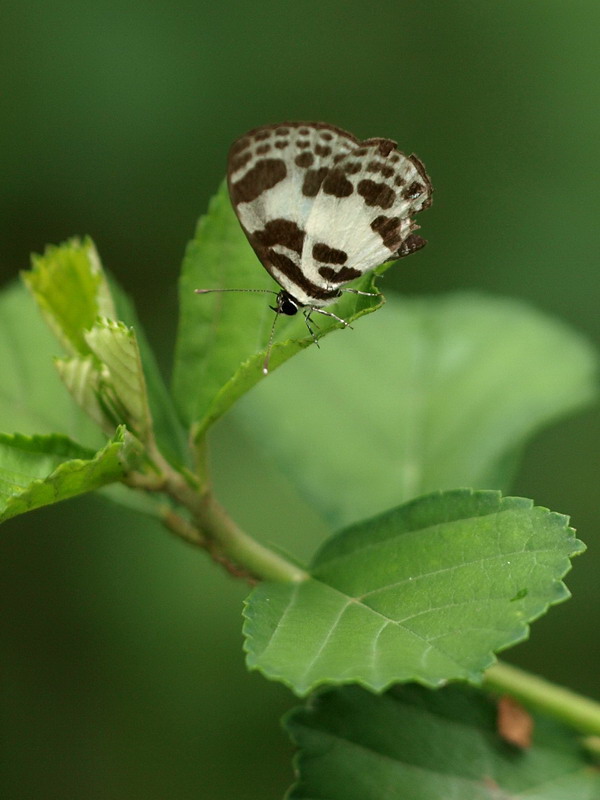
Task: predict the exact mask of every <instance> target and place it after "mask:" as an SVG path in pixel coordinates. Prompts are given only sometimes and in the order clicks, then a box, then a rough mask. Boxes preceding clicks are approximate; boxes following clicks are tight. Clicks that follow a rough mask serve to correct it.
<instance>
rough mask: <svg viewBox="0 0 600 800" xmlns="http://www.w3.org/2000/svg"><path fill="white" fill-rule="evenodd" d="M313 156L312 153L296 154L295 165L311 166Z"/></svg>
mask: <svg viewBox="0 0 600 800" xmlns="http://www.w3.org/2000/svg"><path fill="white" fill-rule="evenodd" d="M314 160H315V157H314V156H313V154H312V153H300V155H299V156H296V166H297V167H312V165H313V163H314Z"/></svg>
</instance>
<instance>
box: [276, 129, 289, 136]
mask: <svg viewBox="0 0 600 800" xmlns="http://www.w3.org/2000/svg"><path fill="white" fill-rule="evenodd" d="M289 132H290V129H289V128H277V130H276V131H275V136H287V135H288V133H289Z"/></svg>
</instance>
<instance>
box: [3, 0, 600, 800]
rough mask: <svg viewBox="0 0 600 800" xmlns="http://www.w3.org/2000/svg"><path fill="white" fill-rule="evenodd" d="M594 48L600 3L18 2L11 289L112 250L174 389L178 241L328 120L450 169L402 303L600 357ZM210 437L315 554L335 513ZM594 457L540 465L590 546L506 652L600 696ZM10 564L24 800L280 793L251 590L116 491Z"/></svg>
mask: <svg viewBox="0 0 600 800" xmlns="http://www.w3.org/2000/svg"><path fill="white" fill-rule="evenodd" d="M599 29H600V4H598V2H597V0H570V2H568V3H566V2H562V1H561V0H529V1H528V2H527V3H523V2H522V0H502V2H491V1H490V0H429V2H415V1H414V0H396V2H390V0H383V1H382V2H379V3H377V4H373V5H372V6H369V5H368V4H365V3H359V2H356V0H347V1H346V2H344V3H341V2H327V0H325V1H324V2H297V3H294V4H288V3H281V2H274V1H273V0H256V1H255V2H253V3H241V2H238V3H236V4H233V3H227V2H224V3H220V4H219V3H207V2H190V1H188V2H184V1H182V0H179V1H177V0H176V2H172V1H169V2H167V0H151V1H150V2H146V3H137V2H135V3H134V2H132V0H120V1H119V2H112V1H111V0H97V1H96V2H95V3H77V2H73V1H71V2H68V0H48V2H45V3H42V2H33V1H32V0H29V1H27V0H26V2H17V0H4V2H3V5H2V28H1V31H2V32H1V34H0V36H1V41H2V46H1V47H0V67H1V75H2V93H1V96H0V114H1V115H2V124H1V129H0V136H1V141H0V145H1V147H0V152H1V155H0V159H1V170H0V174H1V183H0V203H1V205H2V211H1V213H0V224H1V225H2V236H1V239H0V242H1V244H0V270H1V278H2V283H3V284H4V283H7V282H9V281H10V280H11V279H12V278H13V277H14V276H15V275H16V274H17V272H18V270H19V269H21V268H23V267H25V266H27V263H28V254H29V252H30V251H32V250H34V251H40V250H41V249H42V248H43V247H44V245H45V244H46V243H47V242H59V241H61V240H64V239H65V238H66V237H68V236H70V235H73V234H76V233H78V234H84V233H88V234H90V235H91V236H92V237H93V238H94V240H95V241H96V244H97V246H98V248H99V250H100V253H101V255H102V257H103V260H104V263H105V264H106V265H107V266H108V267H109V268H110V269H111V270H112V272H113V273H114V274H115V275H116V276H117V278H118V279H119V281H120V282H121V283H122V284H123V285H124V286H125V288H126V289H127V290H128V291H129V292H130V293H131V294H132V295H133V296H134V297H135V299H136V302H137V305H138V308H139V312H140V316H141V318H142V321H143V322H144V323H145V325H146V327H147V330H148V334H149V337H150V339H151V341H152V342H153V343H154V344H155V346H156V348H157V350H158V352H159V354H160V357H161V360H162V363H163V364H164V367H165V370H166V371H168V369H169V359H170V352H171V349H172V345H173V338H174V333H175V325H176V315H177V298H176V280H177V275H178V269H179V264H180V261H181V257H182V253H183V248H184V246H185V242H186V240H187V239H188V238H189V237H190V235H191V233H192V231H193V228H194V224H195V220H196V218H197V216H198V215H199V214H200V213H201V212H202V211H203V210H204V209H205V208H206V205H207V202H208V199H209V197H210V195H211V194H212V193H213V192H214V190H215V189H216V187H217V185H218V183H219V182H220V180H221V179H222V177H223V174H224V169H225V158H226V153H227V149H228V147H229V144H230V143H231V141H232V140H233V139H234V138H236V137H237V136H239V135H240V134H242V133H244V132H245V131H246V130H247V129H248V128H250V127H253V126H256V125H261V124H264V123H267V122H278V121H282V120H284V119H308V120H310V119H323V120H326V121H328V122H331V123H334V124H336V125H339V126H341V127H344V128H347V129H349V130H351V131H352V132H353V133H355V134H357V135H359V136H363V137H367V136H386V137H391V138H394V139H397V140H398V142H399V143H400V147H401V149H403V150H405V151H407V152H411V151H415V152H416V153H418V155H419V156H420V157H421V158H422V159H423V160H424V162H425V163H426V165H427V167H428V170H429V172H430V174H431V176H432V179H433V182H434V186H435V190H436V194H435V202H434V205H433V207H432V209H431V210H430V211H428V212H427V213H426V214H424V215H423V216H422V217H421V218H420V219H419V222H420V223H421V224H422V226H423V234H424V235H425V236H426V238H427V239H429V242H430V243H429V246H428V247H427V248H426V249H425V250H424V251H422V253H420V254H419V255H418V256H415V257H413V258H411V259H408V260H407V261H405V262H404V263H403V265H402V269H397V270H394V271H392V272H391V273H388V277H387V278H386V286H389V285H393V286H394V287H396V288H397V289H398V290H401V291H403V292H408V293H423V292H429V293H430V292H442V291H447V290H452V289H457V288H478V289H483V290H488V291H491V292H493V293H497V294H501V295H510V296H518V297H521V298H524V299H526V300H528V301H530V302H532V303H534V304H535V305H536V306H537V307H539V308H541V309H543V310H546V311H548V312H550V313H552V314H555V315H558V316H560V317H561V318H563V319H564V320H566V321H568V322H569V323H571V324H572V325H574V326H575V327H577V328H578V329H579V330H580V331H582V332H584V333H587V334H588V335H589V336H590V337H591V338H593V339H594V340H595V341H596V342H600V318H599V314H598V297H599V289H600V271H599V270H598V266H597V265H598V253H599V249H600V248H599V244H600V242H599V232H600V226H599V225H598V222H597V219H596V216H597V213H598V208H599V200H600V197H599V192H600V188H599V182H598V178H597V175H598V156H599V155H600V93H599V91H598V85H599V67H600V48H599V47H598V30H599ZM257 269H260V267H259V266H258V264H257ZM380 313H385V309H384V311H382V312H380ZM523 346H524V347H526V346H527V343H526V342H524V343H523ZM41 390H43V388H42V387H41ZM315 390H316V391H318V388H317V387H316V388H315ZM5 427H6V426H5V425H4V424H1V421H0V429H5ZM214 444H215V446H214V448H213V450H214V452H215V453H216V454H217V455H215V472H216V475H217V483H218V486H219V490H220V494H221V497H222V498H223V500H224V501H226V502H227V503H228V504H229V505H230V506H231V509H232V512H233V513H234V515H235V516H236V517H237V518H238V520H239V521H240V522H241V523H242V524H244V525H245V526H247V528H248V529H249V530H250V531H252V532H253V533H256V534H257V535H259V536H262V537H263V538H265V539H266V540H274V541H276V542H277V543H278V544H280V545H282V546H285V547H287V548H289V549H291V550H293V552H295V553H297V554H299V555H300V556H302V557H304V556H307V555H308V554H309V553H310V552H311V550H312V549H313V547H314V546H315V545H316V543H317V542H319V541H320V540H321V539H322V537H323V536H324V535H325V533H326V529H325V526H324V524H323V523H322V522H321V521H320V520H319V519H318V518H317V516H316V514H314V513H313V512H311V510H310V509H308V508H307V507H306V506H305V505H304V504H303V502H302V501H301V500H300V498H299V497H298V495H297V494H296V492H295V490H294V488H293V487H292V486H291V485H289V484H288V483H287V482H286V480H285V478H284V477H282V476H281V475H279V474H278V473H277V472H276V470H275V469H274V467H273V466H272V465H271V464H269V463H268V462H267V461H265V457H264V456H263V455H261V454H259V453H258V452H257V451H256V449H255V448H254V447H253V446H252V444H251V443H250V442H249V441H247V439H246V438H245V437H244V435H243V434H242V432H241V431H240V430H239V429H237V428H236V427H235V425H234V423H233V422H231V421H227V420H225V421H224V422H223V423H222V424H221V425H220V426H219V430H218V431H217V433H216V436H215V443H214ZM599 445H600V425H599V417H598V414H597V411H593V410H592V411H588V412H587V413H585V414H581V415H579V416H578V417H577V418H574V419H573V420H569V421H567V422H564V423H562V424H560V425H559V426H557V427H556V428H554V429H552V430H548V431H546V432H544V433H543V434H542V435H540V436H538V437H537V439H536V440H535V441H534V442H533V443H532V445H531V446H530V448H529V450H528V452H527V454H526V456H525V459H524V462H523V465H522V468H521V470H520V473H519V476H518V479H517V481H516V485H515V486H514V490H515V493H518V494H523V495H525V496H529V497H533V498H534V499H535V500H536V502H538V503H539V504H542V505H548V506H550V507H551V508H553V509H554V510H557V511H561V512H563V513H569V514H571V515H572V518H573V523H574V525H575V526H576V527H577V528H578V530H579V534H580V536H581V538H583V539H584V541H586V542H587V544H588V546H589V550H588V553H587V554H586V555H585V556H584V557H583V558H581V559H579V560H578V561H577V562H576V565H575V569H574V571H573V573H572V574H571V575H570V576H569V579H568V583H569V586H570V588H571V590H572V591H573V594H574V598H573V600H572V601H570V602H569V603H567V604H564V605H562V606H559V607H557V608H556V609H553V610H552V611H551V613H550V614H549V615H548V616H547V617H546V618H544V619H543V620H541V621H540V622H538V623H536V624H535V625H534V628H533V632H532V637H531V641H530V642H529V643H527V644H524V645H521V646H520V647H518V648H516V649H515V650H512V651H511V652H510V653H509V654H508V657H509V659H510V660H512V661H514V662H515V663H518V664H521V665H523V666H526V667H528V668H531V669H533V670H537V671H539V672H542V673H544V674H545V675H546V676H548V677H549V678H551V679H555V680H558V681H560V682H562V683H566V684H569V685H570V686H572V687H573V688H575V689H578V690H580V691H583V692H586V693H588V694H592V695H594V696H595V697H597V698H599V699H600V685H599V681H598V672H599V671H598V656H599V637H598V630H599V627H600V612H599V602H598V601H599V599H600V582H599V581H598V580H597V578H596V571H597V569H598V564H599V561H600V557H599V555H598V549H599V547H598V526H597V512H596V501H597V497H598V452H599V450H600V447H599ZM329 446H331V443H329ZM315 458H318V451H316V453H315ZM240 487H241V488H240ZM306 530H308V538H306V535H305V531H306ZM0 548H1V558H0V563H1V566H0V570H1V576H0V578H1V587H2V588H1V592H2V601H1V609H2V611H1V615H2V616H1V619H2V622H1V631H0V633H1V639H2V641H1V648H2V649H1V661H0V663H1V673H2V690H1V691H2V711H1V714H2V727H3V736H2V761H3V762H4V766H3V769H2V771H1V773H0V775H1V776H0V794H1V795H2V797H4V798H7V800H13V799H14V798H19V800H20V799H21V798H38V797H39V798H42V797H43V798H61V800H62V799H64V798H75V799H76V800H80V799H81V800H83V798H85V800H94V798H98V800H100V798H102V800H105V798H110V799H111V800H113V799H114V800H124V799H125V798H127V799H128V800H132V798H144V800H154V798H157V799H158V798H165V797H168V798H174V799H176V800H188V798H189V799H191V798H211V799H214V800H220V798H232V797H235V798H237V799H238V800H254V799H255V798H256V799H257V800H258V798H260V799H261V800H266V799H267V798H269V799H270V798H273V800H276V798H280V797H281V796H282V794H283V791H284V789H285V787H286V786H287V785H288V784H289V783H290V781H291V778H292V771H291V765H290V757H291V752H292V751H291V748H290V746H289V745H288V743H287V742H286V739H285V736H284V734H283V733H282V732H280V730H279V717H280V715H281V713H282V712H283V711H284V710H285V709H287V708H288V707H290V706H291V705H292V704H294V699H293V698H292V696H291V695H290V694H289V693H288V692H287V691H286V690H284V689H283V688H282V687H279V686H277V685H274V684H269V683H267V682H266V681H264V680H263V679H262V678H260V677H259V676H257V675H248V674H247V673H246V672H245V669H244V666H243V658H242V654H241V634H240V606H241V600H242V598H243V596H244V594H245V591H246V590H245V587H244V586H242V585H238V584H236V583H235V582H234V581H232V580H231V579H229V578H227V577H226V576H225V575H222V574H221V573H220V571H219V570H218V569H215V568H213V567H212V565H211V564H209V563H207V560H206V558H205V557H204V555H203V554H202V553H199V552H195V551H193V550H192V549H190V548H188V547H186V546H185V545H183V544H181V543H180V542H179V541H175V540H173V539H171V538H169V536H168V535H166V534H165V533H164V532H163V531H162V530H161V529H160V528H159V527H158V526H157V525H155V524H154V523H148V522H147V521H146V520H144V519H141V518H140V517H138V516H136V515H135V514H133V513H132V512H124V511H122V510H120V509H119V510H115V508H113V507H111V506H110V505H109V504H108V503H106V502H104V501H103V500H101V499H100V498H91V499H90V498H87V499H85V498H84V499H81V500H77V501H75V502H71V503H69V504H65V505H63V506H61V507H58V508H50V509H47V510H44V511H41V512H35V513H32V514H30V515H28V516H26V517H24V518H22V519H16V520H14V521H11V522H9V523H7V524H6V525H4V526H3V530H2V536H1V537H0Z"/></svg>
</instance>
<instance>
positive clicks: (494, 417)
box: [234, 281, 598, 525]
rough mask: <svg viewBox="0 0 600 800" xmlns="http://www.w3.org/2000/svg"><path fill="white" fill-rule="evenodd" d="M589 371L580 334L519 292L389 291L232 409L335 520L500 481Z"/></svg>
mask: <svg viewBox="0 0 600 800" xmlns="http://www.w3.org/2000/svg"><path fill="white" fill-rule="evenodd" d="M381 283H382V284H383V281H382V282H381ZM350 339H351V341H350ZM597 374H598V359H597V355H596V353H595V352H594V350H593V348H592V347H591V345H590V344H589V343H588V342H587V341H586V340H585V339H584V338H583V337H582V336H580V335H579V334H577V333H576V332H574V331H572V330H571V329H569V328H567V327H566V326H565V325H564V324H562V323H561V322H560V321H558V320H555V319H552V318H550V317H547V316H546V315H544V314H542V313H540V312H539V311H536V310H535V309H532V308H529V307H528V306H526V305H525V304H524V303H521V302H518V301H515V300H506V299H497V298H490V297H485V296H482V295H478V294H467V293H461V294H457V295H450V296H446V297H431V298H399V297H397V296H396V297H394V296H392V295H388V297H387V303H386V306H385V308H384V309H383V310H382V311H381V313H379V314H374V315H373V316H371V317H370V318H369V319H368V320H365V322H364V324H363V325H361V326H360V327H359V328H358V327H357V329H356V330H355V331H353V332H352V333H351V337H350V336H339V337H334V338H333V339H330V340H329V341H327V346H323V347H322V348H321V349H320V351H318V352H316V351H311V352H307V353H305V354H303V355H302V357H301V358H296V359H294V361H293V363H292V364H290V365H289V368H287V369H286V370H285V372H284V373H278V374H276V375H273V376H271V377H270V378H269V380H268V381H264V382H263V383H261V385H260V386H257V387H256V389H255V390H254V391H253V392H251V393H250V394H249V395H248V396H247V397H245V398H243V400H242V401H241V402H240V403H239V404H238V406H237V408H236V410H235V412H234V413H235V415H236V419H238V420H241V422H242V424H243V426H244V428H245V430H246V431H247V433H248V435H249V436H251V437H252V438H253V439H255V440H256V441H257V443H258V444H259V446H262V447H264V449H265V450H267V449H268V455H269V456H270V457H275V459H276V462H277V463H278V464H279V466H280V467H281V469H282V470H283V471H284V472H285V474H287V475H290V476H291V477H292V478H293V479H294V480H295V482H296V483H297V485H298V486H299V487H300V488H301V490H302V491H303V492H304V493H305V495H306V496H307V497H308V499H309V501H310V502H311V504H313V505H314V506H316V507H317V508H319V509H320V510H321V511H322V512H323V513H324V514H325V515H326V517H327V518H328V519H329V520H331V521H332V522H333V523H334V524H336V525H340V524H348V523H349V522H353V521H355V520H357V519H362V518H363V517H365V516H368V515H371V514H375V513H378V512H379V511H380V510H382V509H384V508H391V507H392V506H395V505H397V504H398V503H401V502H406V501H407V500H410V499H412V498H413V497H415V496H419V495H421V494H425V493H426V492H430V491H435V490H437V489H451V488H455V487H456V486H471V487H474V488H480V489H500V490H503V491H506V490H507V489H508V485H509V481H510V479H511V477H512V472H513V470H514V467H515V464H516V461H517V455H518V453H519V452H520V450H521V448H522V446H523V443H524V441H525V440H526V439H527V437H529V436H531V435H532V434H533V433H534V432H535V431H537V430H538V429H539V428H540V427H542V426H543V425H547V424H548V423H549V422H552V421H554V420H555V419H556V418H558V417H560V416H563V415H565V414H567V413H571V412H572V411H573V410H574V409H577V408H579V407H580V406H582V405H583V404H585V403H588V402H590V401H591V400H592V399H593V398H594V396H595V395H596V394H597V388H598V381H597ZM307 431H310V436H307V435H306V433H307Z"/></svg>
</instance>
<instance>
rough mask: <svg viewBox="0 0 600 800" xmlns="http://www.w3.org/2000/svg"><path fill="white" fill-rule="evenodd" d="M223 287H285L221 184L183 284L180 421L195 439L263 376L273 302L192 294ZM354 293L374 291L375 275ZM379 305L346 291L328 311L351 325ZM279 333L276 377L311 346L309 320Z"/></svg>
mask: <svg viewBox="0 0 600 800" xmlns="http://www.w3.org/2000/svg"><path fill="white" fill-rule="evenodd" d="M386 266H387V265H386ZM224 288H225V289H234V288H246V289H248V288H249V289H257V290H260V289H271V290H275V291H277V290H278V289H279V287H278V286H277V284H276V283H275V282H274V281H273V280H272V279H271V278H270V277H269V275H268V274H267V272H266V271H265V270H264V269H263V268H262V266H261V264H260V262H259V261H258V259H257V257H256V255H255V254H254V252H253V251H252V248H251V247H250V245H249V244H248V242H247V240H246V237H245V236H244V234H243V232H242V229H241V228H240V225H239V222H238V221H237V219H236V217H235V214H234V212H233V210H232V208H231V203H230V201H229V197H228V195H227V190H226V187H225V186H222V187H221V190H220V191H219V193H218V194H217V195H216V197H215V198H214V199H213V200H212V202H211V205H210V209H209V213H208V215H207V216H206V217H203V218H202V219H201V220H200V222H199V224H198V228H197V230H196V235H195V237H194V239H193V240H192V241H191V242H190V244H189V245H188V248H187V251H186V255H185V259H184V262H183V269H182V274H181V280H180V304H181V314H180V324H179V333H178V340H177V347H176V357H175V367H174V375H173V393H174V396H175V399H176V402H177V405H178V408H179V411H180V414H181V416H182V418H183V419H184V420H185V422H186V423H187V424H189V425H194V426H195V427H196V435H197V436H199V435H201V434H202V433H203V432H204V431H205V430H206V428H207V427H208V426H209V425H210V424H211V423H212V422H214V421H215V420H216V419H217V418H218V417H220V416H221V415H222V414H224V413H225V411H227V409H228V408H229V407H230V406H231V405H232V404H233V403H234V402H235V401H236V400H237V399H238V397H240V396H241V395H242V394H244V393H245V392H247V391H248V390H249V389H250V388H251V387H252V386H254V384H256V383H257V382H258V381H259V380H261V379H263V378H264V376H263V374H262V365H263V361H264V357H265V351H266V346H267V342H268V339H269V334H270V330H271V326H272V324H273V312H272V311H271V310H270V308H269V305H272V304H273V298H269V295H264V294H256V295H252V294H245V293H237V292H232V293H217V294H207V295H202V296H199V295H197V294H195V293H194V290H195V289H224ZM356 288H359V289H361V290H363V291H373V274H372V273H371V274H369V275H367V276H365V277H364V278H363V279H362V280H361V281H360V282H359V283H358V284H356ZM381 303H382V298H380V297H364V296H359V295H353V294H348V293H346V294H344V296H343V297H342V298H341V299H340V301H339V302H338V303H336V304H335V305H333V306H332V307H331V309H328V310H331V311H333V312H334V313H335V314H337V315H338V316H339V317H341V318H342V319H345V320H347V321H348V322H352V321H353V320H355V319H357V318H358V317H360V316H362V315H363V314H366V313H369V312H370V311H374V310H375V309H377V308H379V307H380V306H381ZM318 325H319V331H318V335H319V338H320V337H322V336H324V335H325V334H327V333H329V332H330V331H332V330H334V329H336V328H339V327H340V324H339V323H337V322H335V321H334V320H332V319H330V318H328V317H319V320H318ZM276 331H277V335H276V344H275V346H274V347H273V352H272V355H271V361H270V370H271V372H272V371H273V370H275V369H276V368H277V367H278V366H279V365H280V364H282V363H283V362H284V361H287V360H288V359H289V358H291V356H293V355H294V354H295V353H297V352H299V351H300V350H303V349H304V348H306V347H309V345H310V344H312V338H311V337H310V336H309V335H308V332H307V330H306V326H305V325H304V321H303V319H293V318H289V317H287V318H283V317H280V318H279V319H278V320H277V328H276Z"/></svg>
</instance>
